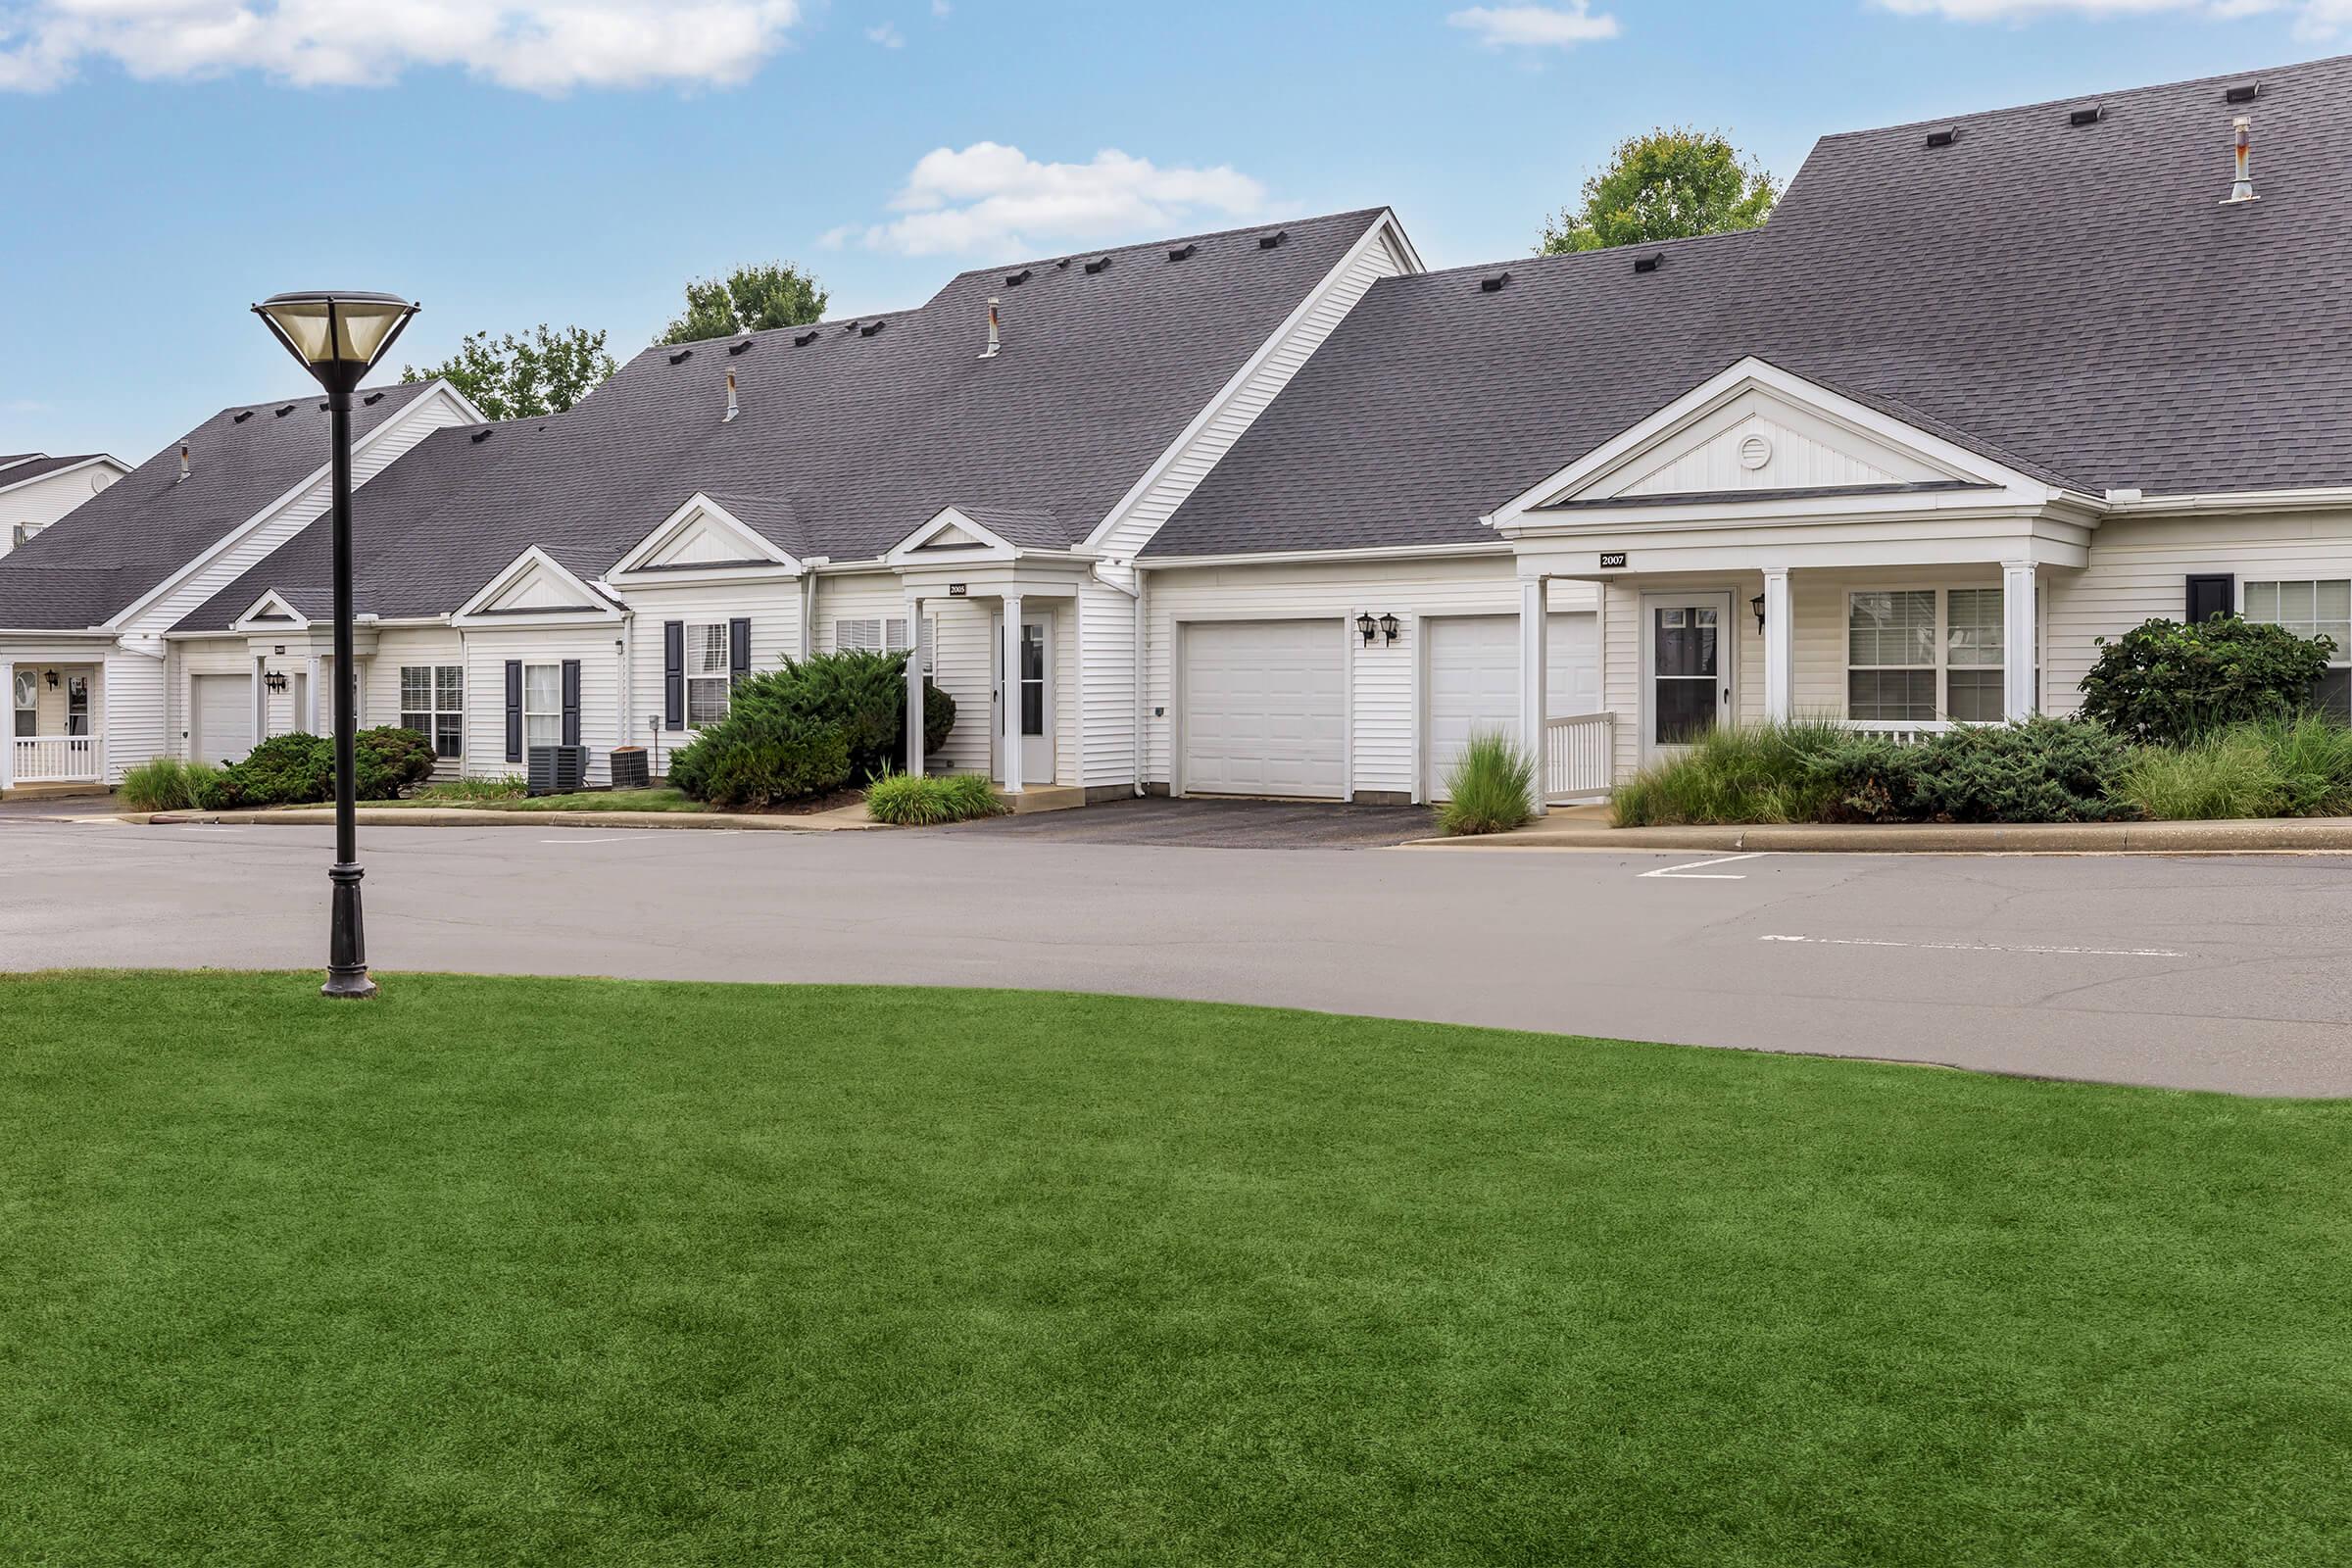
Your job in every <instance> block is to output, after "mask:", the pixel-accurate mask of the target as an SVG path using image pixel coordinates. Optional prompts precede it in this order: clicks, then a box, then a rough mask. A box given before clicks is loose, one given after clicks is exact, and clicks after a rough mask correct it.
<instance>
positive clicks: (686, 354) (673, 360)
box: [669, 349, 694, 365]
mask: <svg viewBox="0 0 2352 1568" xmlns="http://www.w3.org/2000/svg"><path fill="white" fill-rule="evenodd" d="M693 358H694V350H692V349H680V350H678V352H677V353H675V354H672V355H671V356H670V357H669V363H670V364H672V365H684V364H685V363H686V362H687V361H688V360H691V359H693Z"/></svg>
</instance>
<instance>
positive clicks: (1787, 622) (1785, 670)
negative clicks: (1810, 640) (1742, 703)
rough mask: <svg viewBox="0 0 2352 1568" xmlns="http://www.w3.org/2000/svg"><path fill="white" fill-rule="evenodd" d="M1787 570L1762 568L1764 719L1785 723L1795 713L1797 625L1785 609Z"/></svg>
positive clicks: (1787, 600)
mask: <svg viewBox="0 0 2352 1568" xmlns="http://www.w3.org/2000/svg"><path fill="white" fill-rule="evenodd" d="M1795 712H1796V623H1795V621H1794V620H1793V619H1792V618H1791V617H1790V613H1789V568H1788V567H1787V566H1767V567H1765V568H1764V717H1765V718H1766V720H1768V721H1770V722H1773V723H1785V722H1787V721H1788V720H1789V718H1790V717H1792V716H1794V714H1795Z"/></svg>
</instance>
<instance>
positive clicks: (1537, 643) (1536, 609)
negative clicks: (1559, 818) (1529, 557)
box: [1519, 577, 1551, 816]
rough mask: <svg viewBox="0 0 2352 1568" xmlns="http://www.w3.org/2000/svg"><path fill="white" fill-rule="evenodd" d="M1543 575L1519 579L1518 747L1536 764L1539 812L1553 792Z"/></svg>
mask: <svg viewBox="0 0 2352 1568" xmlns="http://www.w3.org/2000/svg"><path fill="white" fill-rule="evenodd" d="M1549 609H1550V607H1549V605H1548V603H1547V595H1546V593H1545V583H1544V579H1543V578H1542V577H1522V578H1520V579H1519V748H1520V750H1521V751H1523V752H1525V753H1526V754H1527V755H1528V756H1529V757H1530V758H1532V759H1534V760H1535V764H1536V790H1535V796H1536V814H1537V815H1538V816H1542V815H1543V814H1544V800H1545V798H1546V797H1548V796H1549V795H1550V793H1551V765H1550V761H1549V760H1548V757H1547V754H1546V752H1545V748H1544V720H1545V719H1546V718H1548V717H1550V716H1551V715H1550V706H1549V705H1550V697H1549V694H1548V693H1547V692H1546V691H1545V689H1544V687H1545V681H1546V676H1547V673H1548V672H1549V670H1550V668H1551V647H1550V639H1551V616H1550V614H1549V613H1548V612H1549Z"/></svg>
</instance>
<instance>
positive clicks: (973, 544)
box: [914, 523, 988, 550]
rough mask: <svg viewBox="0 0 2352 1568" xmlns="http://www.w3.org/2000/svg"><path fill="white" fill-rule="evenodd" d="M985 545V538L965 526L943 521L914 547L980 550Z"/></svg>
mask: <svg viewBox="0 0 2352 1568" xmlns="http://www.w3.org/2000/svg"><path fill="white" fill-rule="evenodd" d="M987 545H988V541H987V540H985V539H983V538H981V537H980V536H979V535H978V534H975V533H973V532H972V531H971V530H969V529H967V528H958V527H956V525H955V524H954V523H943V524H941V525H940V527H939V529H938V530H937V531H936V532H934V533H933V534H932V535H931V536H930V537H929V538H927V539H925V540H924V541H923V542H922V543H921V544H919V545H916V546H915V547H914V548H915V549H917V550H980V549H985V548H986V547H987Z"/></svg>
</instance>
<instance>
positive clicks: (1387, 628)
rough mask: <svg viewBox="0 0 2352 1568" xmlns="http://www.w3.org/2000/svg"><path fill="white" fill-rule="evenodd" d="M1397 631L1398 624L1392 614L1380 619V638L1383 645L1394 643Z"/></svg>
mask: <svg viewBox="0 0 2352 1568" xmlns="http://www.w3.org/2000/svg"><path fill="white" fill-rule="evenodd" d="M1398 629H1399V622H1398V621H1397V617H1396V616H1395V615H1394V614H1384V615H1382V616H1381V617H1380V636H1381V640H1382V641H1383V642H1384V643H1393V642H1395V641H1396V640H1397V631H1398Z"/></svg>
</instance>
